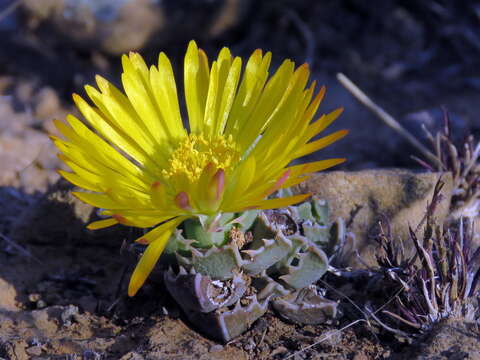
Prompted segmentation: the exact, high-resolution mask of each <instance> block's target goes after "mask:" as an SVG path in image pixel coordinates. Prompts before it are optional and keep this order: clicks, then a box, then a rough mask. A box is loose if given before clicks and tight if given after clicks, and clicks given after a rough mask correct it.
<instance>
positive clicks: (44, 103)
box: [33, 86, 61, 120]
mask: <svg viewBox="0 0 480 360" xmlns="http://www.w3.org/2000/svg"><path fill="white" fill-rule="evenodd" d="M33 102H34V115H35V117H36V118H38V119H41V120H49V119H51V118H53V117H56V116H58V115H59V113H60V111H59V110H60V108H61V105H60V99H59V98H58V95H57V92H56V91H55V90H54V89H53V88H51V87H49V86H45V87H43V88H42V89H41V90H40V91H38V93H37V94H35V96H34V99H33Z"/></svg>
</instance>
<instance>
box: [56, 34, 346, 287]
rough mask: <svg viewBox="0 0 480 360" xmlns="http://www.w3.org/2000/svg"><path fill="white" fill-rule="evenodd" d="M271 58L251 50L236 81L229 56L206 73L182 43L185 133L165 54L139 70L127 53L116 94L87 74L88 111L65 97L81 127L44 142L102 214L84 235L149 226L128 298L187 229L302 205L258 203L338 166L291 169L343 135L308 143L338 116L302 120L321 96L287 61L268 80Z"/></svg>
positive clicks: (302, 70) (72, 124)
mask: <svg viewBox="0 0 480 360" xmlns="http://www.w3.org/2000/svg"><path fill="white" fill-rule="evenodd" d="M270 59H271V54H270V53H266V54H263V53H262V51H261V50H256V51H255V52H254V53H253V54H252V55H251V56H250V58H249V59H248V61H247V64H246V66H245V69H244V70H243V76H241V67H242V60H241V59H240V58H239V57H235V58H234V57H232V56H231V54H230V51H229V49H228V48H223V49H222V50H221V51H220V53H219V55H218V58H217V60H215V61H214V62H213V63H212V65H211V66H209V64H208V59H207V56H206V55H205V53H204V52H203V51H202V50H201V49H198V48H197V45H196V44H195V42H194V41H191V42H190V44H189V46H188V50H187V53H186V55H185V64H184V88H185V102H186V108H187V112H188V128H186V127H185V126H184V124H183V123H182V116H181V112H180V106H179V101H178V95H177V88H176V83H175V77H174V75H173V71H172V66H171V64H170V61H169V60H168V58H167V56H166V55H165V54H164V53H160V56H159V59H158V66H151V67H150V68H148V67H147V65H146V64H145V62H144V60H143V59H142V57H141V56H140V55H139V54H137V53H130V54H129V55H128V56H126V55H124V56H123V57H122V64H123V74H122V84H123V89H124V92H125V93H123V92H122V91H120V90H119V89H117V88H116V87H114V86H113V85H112V84H110V83H109V82H108V81H106V80H105V79H104V78H102V77H100V76H97V77H96V81H97V85H98V90H97V89H95V88H94V87H91V86H88V85H87V86H86V87H85V90H86V92H87V94H88V97H89V98H90V99H91V101H92V102H93V105H90V104H88V103H87V102H86V101H85V100H83V99H82V98H81V97H80V96H78V95H76V94H74V95H73V99H74V101H75V104H76V105H77V107H78V109H79V110H80V112H81V113H82V114H83V117H84V118H85V120H86V122H85V123H84V122H82V121H81V120H79V119H77V118H76V117H75V116H73V115H69V116H68V117H67V122H68V125H67V124H65V123H63V122H60V121H55V125H56V127H57V128H58V130H59V131H60V133H61V134H62V135H63V136H64V137H65V138H66V140H62V139H60V138H58V137H55V136H52V139H53V141H54V143H55V145H56V146H57V147H58V149H59V150H60V151H61V153H62V154H61V155H59V157H60V158H61V159H62V160H63V161H64V162H65V164H66V165H67V166H68V167H69V168H70V169H71V170H72V172H65V171H60V174H61V175H62V176H63V177H64V178H66V179H67V180H69V181H70V182H72V183H73V184H75V185H77V186H79V187H80V188H83V189H85V190H88V191H89V192H76V193H74V195H75V196H77V197H78V198H79V199H80V200H82V201H84V202H86V203H88V204H91V205H93V206H96V207H99V208H102V209H103V211H102V214H103V215H105V216H107V218H106V219H104V220H100V221H95V222H93V223H91V224H90V225H89V226H88V228H89V229H100V228H104V227H108V226H112V225H115V224H118V223H120V224H124V225H129V226H136V227H140V228H151V227H154V226H156V227H155V228H154V229H153V230H151V231H149V232H147V233H146V234H145V235H144V236H142V237H141V238H140V239H137V240H136V241H138V242H140V243H142V244H148V247H147V249H146V250H145V252H144V254H143V255H142V258H141V259H140V261H139V263H138V265H137V267H136V269H135V271H134V273H133V275H132V277H131V280H130V284H129V288H128V294H129V295H130V296H133V295H134V294H135V293H136V292H137V291H138V289H139V288H140V287H141V286H142V285H143V283H144V282H145V279H146V278H147V276H148V275H149V274H150V272H151V270H152V269H153V267H154V265H155V263H156V262H157V260H158V258H159V257H160V254H161V253H162V251H163V249H164V248H165V245H166V243H167V241H168V239H169V237H170V235H171V233H172V231H173V230H174V229H175V228H176V227H177V226H178V225H179V224H180V223H181V222H182V221H184V220H185V219H187V218H191V217H195V216H200V215H215V214H219V213H223V212H240V211H244V210H246V209H272V208H279V207H285V206H287V205H291V204H295V203H298V202H301V201H302V200H304V199H306V198H307V197H308V196H309V195H310V194H303V195H295V196H290V197H285V198H276V199H267V197H268V196H269V195H270V194H272V193H273V192H275V191H276V190H278V189H281V188H286V187H290V186H292V185H295V184H298V183H300V182H302V181H304V180H305V179H306V178H307V177H308V174H310V173H313V172H316V171H319V170H323V169H326V168H329V167H331V166H334V165H336V164H339V163H341V162H343V161H344V160H345V159H329V160H322V161H315V162H310V163H306V164H301V165H293V166H292V165H289V164H290V163H291V162H292V160H294V159H296V158H299V157H301V156H304V155H307V154H309V153H312V152H314V151H316V150H319V149H321V148H323V147H325V146H327V145H329V144H331V143H332V142H334V141H336V140H337V139H339V138H341V137H343V136H345V135H346V133H347V131H346V130H341V131H337V132H335V133H333V134H331V135H329V136H326V137H323V138H321V139H319V140H314V141H311V139H312V138H313V137H314V136H315V135H317V134H318V133H320V132H321V131H322V130H323V129H325V128H326V127H327V126H328V125H329V124H330V123H331V122H332V121H333V120H335V118H337V116H338V115H339V114H340V113H341V112H342V109H338V110H335V111H333V112H331V113H329V114H326V115H322V116H321V117H320V118H319V119H318V120H316V121H312V119H313V117H314V115H315V113H316V111H317V108H318V106H319V104H320V101H321V100H322V98H323V95H324V93H325V88H324V87H322V88H321V89H320V91H319V92H318V94H316V96H314V90H315V82H313V83H312V84H311V86H309V87H307V82H308V78H309V69H308V66H307V65H306V64H304V65H302V66H300V67H298V68H296V69H295V65H294V63H293V62H292V61H290V60H285V61H284V62H283V64H282V65H281V66H280V67H279V68H278V70H277V71H276V72H275V74H274V75H273V76H271V77H269V76H268V75H269V73H268V69H269V65H270ZM159 224H160V225H159Z"/></svg>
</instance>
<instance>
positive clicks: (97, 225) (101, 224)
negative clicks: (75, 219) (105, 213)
mask: <svg viewBox="0 0 480 360" xmlns="http://www.w3.org/2000/svg"><path fill="white" fill-rule="evenodd" d="M116 224H118V221H117V220H115V219H113V218H110V219H105V220H98V221H94V222H91V223H90V224H88V225H87V229H89V230H98V229H103V228H106V227H110V226H113V225H116Z"/></svg>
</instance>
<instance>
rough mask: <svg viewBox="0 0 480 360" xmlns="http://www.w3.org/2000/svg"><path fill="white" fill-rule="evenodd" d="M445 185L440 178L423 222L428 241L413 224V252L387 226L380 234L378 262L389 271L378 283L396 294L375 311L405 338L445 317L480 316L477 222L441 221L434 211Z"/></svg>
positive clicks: (381, 321)
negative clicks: (397, 240)
mask: <svg viewBox="0 0 480 360" xmlns="http://www.w3.org/2000/svg"><path fill="white" fill-rule="evenodd" d="M442 187H443V182H442V181H441V180H439V181H438V182H437V184H436V186H435V190H434V194H433V198H432V201H431V203H430V205H429V206H428V208H427V211H426V215H425V217H424V219H423V220H422V221H421V223H420V225H419V226H423V228H424V231H423V234H424V235H423V239H419V238H418V236H417V234H416V231H415V230H414V229H412V228H410V239H409V240H410V241H412V242H413V244H414V245H415V253H414V254H413V255H410V254H406V253H405V251H404V248H403V247H402V246H401V245H400V244H398V242H396V241H394V236H393V235H392V234H391V233H390V229H389V227H388V224H387V227H386V228H387V230H386V231H384V230H383V229H382V231H381V233H380V235H379V241H380V244H381V246H382V247H381V251H379V253H378V257H377V260H378V263H379V265H380V267H381V269H382V271H383V272H384V278H383V280H380V281H379V283H380V284H381V286H382V288H383V291H384V292H385V293H393V294H390V295H391V298H390V300H391V301H389V302H388V304H387V306H384V304H382V307H381V308H382V309H383V310H382V311H381V312H380V311H371V315H372V317H373V318H374V319H375V320H376V321H377V322H378V323H379V324H380V325H382V326H383V327H384V328H385V329H386V330H388V331H391V332H393V333H396V334H399V335H402V336H407V337H410V336H415V335H417V334H422V333H424V332H425V331H427V330H429V329H431V328H432V326H433V325H434V324H435V323H437V322H439V321H440V320H442V319H445V318H463V319H464V320H466V321H470V322H474V321H477V319H478V318H479V315H480V314H479V311H478V303H477V305H474V303H475V302H477V301H478V295H479V294H480V288H479V280H480V247H478V245H476V244H475V241H474V234H475V232H474V225H473V222H472V220H470V219H469V218H460V220H457V221H454V222H452V223H448V222H447V223H445V224H438V222H437V220H436V219H435V216H434V213H435V209H436V207H437V204H438V202H439V201H441V198H442V196H441V190H442ZM422 240H423V241H422ZM369 310H372V309H369ZM375 313H378V315H375Z"/></svg>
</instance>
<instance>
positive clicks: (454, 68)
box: [0, 0, 480, 192]
mask: <svg viewBox="0 0 480 360" xmlns="http://www.w3.org/2000/svg"><path fill="white" fill-rule="evenodd" d="M190 39H195V40H196V41H197V43H198V44H199V46H200V47H202V48H203V49H204V50H205V51H206V52H207V54H208V55H209V57H210V58H213V57H214V56H216V54H217V53H218V51H219V50H220V49H221V48H222V47H223V46H228V47H230V49H231V50H232V52H233V54H234V55H239V56H242V57H244V58H245V57H248V56H249V55H250V54H251V52H252V51H253V50H255V49H257V48H261V49H263V50H265V51H267V50H268V51H272V53H273V61H272V71H273V70H274V69H275V68H276V67H278V65H279V64H280V63H281V62H282V61H283V60H284V59H285V58H290V59H292V60H294V61H295V62H296V63H297V64H299V65H300V64H302V63H304V62H308V63H309V64H310V68H311V70H312V72H313V76H312V78H313V79H315V80H317V81H318V82H319V83H320V84H324V85H326V86H327V96H326V99H325V100H324V103H323V104H322V106H321V107H320V110H319V112H320V113H323V112H327V111H331V110H333V109H335V108H337V107H340V106H342V107H344V108H345V112H344V114H343V115H342V116H341V117H340V118H339V119H338V120H337V121H336V123H335V124H334V125H333V126H332V128H331V129H329V131H333V130H336V129H340V128H348V129H350V130H351V132H350V134H349V136H348V137H347V138H345V139H343V140H342V141H340V142H339V143H337V144H335V145H333V146H331V147H329V148H328V149H326V150H324V151H321V152H319V153H318V154H316V155H315V157H317V158H325V157H328V156H335V157H339V156H345V157H347V158H348V160H349V161H348V162H347V163H346V164H344V165H342V166H343V169H348V170H356V169H364V168H377V167H409V168H413V167H415V166H416V164H415V162H414V161H413V160H411V159H410V157H409V156H410V155H411V154H415V150H414V149H413V148H411V147H410V146H409V145H408V144H407V143H405V142H404V141H403V140H402V139H401V138H400V136H399V135H397V134H396V133H395V132H394V131H393V130H391V129H389V128H387V127H386V126H385V125H384V124H383V123H381V122H380V121H379V120H378V119H377V118H375V117H374V115H372V114H371V113H369V112H368V111H367V110H366V109H365V108H364V107H363V106H362V105H360V104H359V103H358V102H357V101H356V100H355V99H354V98H353V97H352V96H351V95H350V94H349V93H348V92H347V91H346V90H345V89H344V88H343V87H342V86H341V85H340V84H339V83H338V81H337V80H336V74H337V73H338V72H342V73H344V74H345V75H347V76H348V77H349V78H350V79H352V80H353V81H354V82H355V83H356V84H357V85H358V86H359V87H360V88H361V89H363V90H364V91H365V92H367V93H368V94H369V95H370V96H371V97H372V98H373V99H374V101H375V102H376V103H377V104H379V105H380V106H382V107H383V108H384V109H385V110H386V111H387V112H389V113H391V114H392V115H393V116H394V117H395V118H396V119H397V120H398V121H400V122H401V123H402V124H403V125H404V126H405V127H407V128H408V129H410V131H412V132H413V133H414V134H415V135H416V136H418V137H419V138H420V139H423V140H425V139H424V135H423V133H422V131H421V126H420V124H421V123H426V125H427V127H429V128H430V129H432V130H433V131H435V129H438V128H440V127H441V126H442V125H443V121H442V110H441V107H442V106H445V107H446V108H447V109H448V110H449V112H450V117H451V121H452V127H453V129H454V131H455V134H456V136H457V137H458V139H462V138H463V137H464V136H466V135H467V134H468V133H471V132H473V133H478V132H479V130H480V118H479V117H478V116H477V106H478V103H479V102H480V101H479V100H480V70H479V69H480V2H476V1H466V0H465V1H455V0H450V1H448V0H423V1H413V0H412V1H408V0H403V1H401V0H396V1H395V0H378V1H363V0H322V1H315V0H310V1H309V0H276V1H273V0H272V1H268V0H264V1H258V0H257V1H255V0H0V164H1V167H0V185H4V186H22V187H23V188H24V189H25V191H27V192H32V191H36V190H43V189H44V188H45V187H46V185H47V184H48V183H49V182H52V181H54V180H55V179H56V178H57V174H56V173H55V172H54V169H55V168H56V167H58V162H57V159H56V151H55V149H54V148H53V146H52V145H51V143H50V141H49V139H48V133H52V132H53V131H54V130H53V127H52V123H51V121H52V119H54V118H59V119H63V118H64V117H65V115H66V114H67V113H69V112H74V113H75V109H74V108H73V106H72V101H71V94H72V93H73V92H78V93H80V94H81V95H83V94H84V90H83V86H84V85H85V84H87V83H93V82H94V76H95V74H101V75H102V76H104V77H106V78H107V79H109V80H111V81H112V82H114V83H115V84H117V85H119V79H120V76H119V74H120V72H121V68H120V55H121V54H123V53H125V52H128V51H131V50H133V51H139V52H140V53H141V54H142V55H143V56H144V57H145V58H146V61H147V63H149V64H153V63H155V62H156V59H157V56H158V53H159V52H160V51H164V52H166V53H167V55H168V56H169V57H170V59H171V61H172V62H173V64H174V67H175V69H174V70H175V72H176V74H177V76H178V79H179V81H178V84H179V87H181V84H182V81H183V80H181V74H182V68H181V67H182V65H183V56H184V53H185V50H186V46H187V43H188V41H189V40H190Z"/></svg>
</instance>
